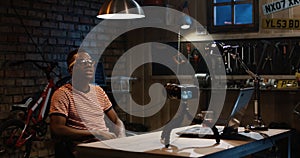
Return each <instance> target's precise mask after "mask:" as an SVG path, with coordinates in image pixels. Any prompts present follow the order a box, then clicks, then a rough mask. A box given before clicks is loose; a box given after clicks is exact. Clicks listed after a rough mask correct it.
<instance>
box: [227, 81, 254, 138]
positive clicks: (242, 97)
mask: <svg viewBox="0 0 300 158" xmlns="http://www.w3.org/2000/svg"><path fill="white" fill-rule="evenodd" d="M253 92H254V88H253V87H250V88H243V89H240V93H239V95H238V97H237V100H236V102H235V105H234V106H233V109H232V111H231V114H230V116H229V118H228V120H227V124H226V125H225V127H224V130H223V135H229V134H236V133H237V131H238V127H239V126H240V123H241V121H242V118H243V116H244V114H245V111H246V109H247V107H248V104H249V101H250V100H251V98H252V95H253Z"/></svg>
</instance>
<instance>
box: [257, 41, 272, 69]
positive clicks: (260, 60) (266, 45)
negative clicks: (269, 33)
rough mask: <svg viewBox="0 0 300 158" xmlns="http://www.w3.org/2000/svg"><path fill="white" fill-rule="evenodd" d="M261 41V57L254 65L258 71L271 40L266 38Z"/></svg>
mask: <svg viewBox="0 0 300 158" xmlns="http://www.w3.org/2000/svg"><path fill="white" fill-rule="evenodd" d="M261 42H262V43H263V49H262V53H261V57H260V59H259V63H258V65H257V67H256V72H258V70H259V68H260V66H261V64H262V62H263V59H264V56H265V53H266V51H267V48H268V46H269V45H271V42H269V41H267V40H261Z"/></svg>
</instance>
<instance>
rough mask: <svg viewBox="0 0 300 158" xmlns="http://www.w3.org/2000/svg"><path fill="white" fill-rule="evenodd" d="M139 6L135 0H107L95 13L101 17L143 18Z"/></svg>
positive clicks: (142, 12)
mask: <svg viewBox="0 0 300 158" xmlns="http://www.w3.org/2000/svg"><path fill="white" fill-rule="evenodd" d="M144 17H145V14H144V11H143V9H142V8H141V6H140V5H139V4H138V3H137V2H136V1H135V0H107V1H105V3H104V4H103V5H102V7H101V8H100V10H99V13H98V15H97V18H101V19H137V18H144Z"/></svg>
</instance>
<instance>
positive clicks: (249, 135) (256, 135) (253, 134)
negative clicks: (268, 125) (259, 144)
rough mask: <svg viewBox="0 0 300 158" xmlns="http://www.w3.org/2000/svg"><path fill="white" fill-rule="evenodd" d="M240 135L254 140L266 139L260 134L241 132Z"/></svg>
mask: <svg viewBox="0 0 300 158" xmlns="http://www.w3.org/2000/svg"><path fill="white" fill-rule="evenodd" d="M239 134H241V135H244V136H246V137H249V138H252V139H254V140H261V139H264V137H263V136H262V135H261V134H260V133H258V132H249V133H245V132H240V133H239Z"/></svg>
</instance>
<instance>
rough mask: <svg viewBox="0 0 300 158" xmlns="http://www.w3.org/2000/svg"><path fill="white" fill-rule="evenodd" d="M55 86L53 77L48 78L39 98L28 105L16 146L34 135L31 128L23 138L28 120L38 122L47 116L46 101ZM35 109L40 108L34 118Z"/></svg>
mask: <svg viewBox="0 0 300 158" xmlns="http://www.w3.org/2000/svg"><path fill="white" fill-rule="evenodd" d="M55 88H56V87H55V84H54V81H53V79H49V80H48V84H47V85H46V86H45V88H44V90H43V92H42V94H41V95H40V97H39V99H38V100H37V101H36V102H35V104H34V105H33V106H32V107H30V108H29V109H28V113H27V118H26V122H25V126H24V129H23V130H22V133H21V135H20V137H19V138H18V140H17V142H16V147H21V146H23V145H24V144H25V143H26V141H28V140H29V139H31V138H33V137H35V136H36V133H37V131H36V130H34V129H31V130H30V134H29V136H28V137H26V138H23V136H24V134H25V132H26V130H27V128H28V126H29V124H30V122H32V123H33V124H38V123H39V122H41V121H43V120H44V118H45V117H46V116H47V115H46V114H45V112H46V109H47V106H48V105H49V104H48V103H49V100H50V97H51V94H52V92H53V91H54V90H55ZM38 107H39V108H38ZM37 109H40V111H39V112H38V114H37V117H36V118H35V117H33V113H34V112H35V110H37Z"/></svg>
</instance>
